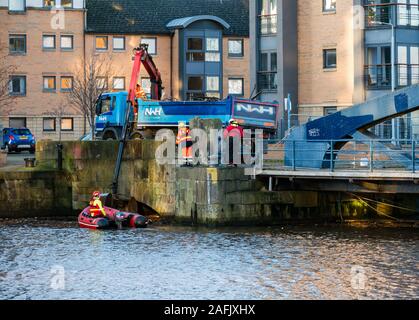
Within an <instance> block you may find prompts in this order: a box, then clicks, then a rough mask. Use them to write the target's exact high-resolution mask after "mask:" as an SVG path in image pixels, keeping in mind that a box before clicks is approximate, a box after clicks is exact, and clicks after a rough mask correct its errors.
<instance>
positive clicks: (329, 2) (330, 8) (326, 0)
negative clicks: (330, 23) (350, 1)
mask: <svg viewBox="0 0 419 320" xmlns="http://www.w3.org/2000/svg"><path fill="white" fill-rule="evenodd" d="M335 11H336V0H323V12H335Z"/></svg>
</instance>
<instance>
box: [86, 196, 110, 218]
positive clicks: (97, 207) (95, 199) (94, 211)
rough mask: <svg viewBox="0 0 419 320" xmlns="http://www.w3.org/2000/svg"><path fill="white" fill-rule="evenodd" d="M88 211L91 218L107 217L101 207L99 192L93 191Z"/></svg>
mask: <svg viewBox="0 0 419 320" xmlns="http://www.w3.org/2000/svg"><path fill="white" fill-rule="evenodd" d="M89 213H90V216H91V217H92V218H99V217H107V215H106V211H105V208H103V205H102V201H100V192H99V191H95V192H93V196H92V199H91V200H90V208H89Z"/></svg>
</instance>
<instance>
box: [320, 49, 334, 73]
mask: <svg viewBox="0 0 419 320" xmlns="http://www.w3.org/2000/svg"><path fill="white" fill-rule="evenodd" d="M336 66H337V59H336V49H326V50H323V68H324V69H335V68H336Z"/></svg>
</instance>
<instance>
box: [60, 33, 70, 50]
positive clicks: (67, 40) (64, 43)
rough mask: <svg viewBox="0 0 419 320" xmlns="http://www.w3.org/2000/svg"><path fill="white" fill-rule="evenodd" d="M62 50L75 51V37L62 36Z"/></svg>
mask: <svg viewBox="0 0 419 320" xmlns="http://www.w3.org/2000/svg"><path fill="white" fill-rule="evenodd" d="M61 49H63V50H73V36H61Z"/></svg>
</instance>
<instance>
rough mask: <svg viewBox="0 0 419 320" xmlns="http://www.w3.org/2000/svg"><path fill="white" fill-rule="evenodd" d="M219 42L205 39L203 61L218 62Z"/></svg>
mask: <svg viewBox="0 0 419 320" xmlns="http://www.w3.org/2000/svg"><path fill="white" fill-rule="evenodd" d="M219 51H220V40H219V39H218V38H207V39H206V53H205V61H207V62H220V60H221V57H220V53H219Z"/></svg>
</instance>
